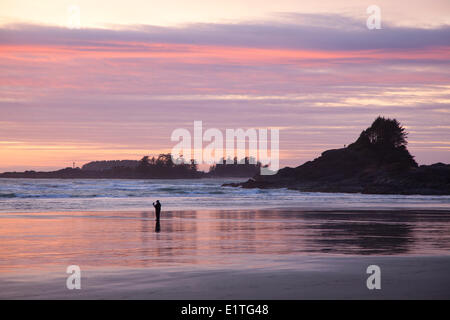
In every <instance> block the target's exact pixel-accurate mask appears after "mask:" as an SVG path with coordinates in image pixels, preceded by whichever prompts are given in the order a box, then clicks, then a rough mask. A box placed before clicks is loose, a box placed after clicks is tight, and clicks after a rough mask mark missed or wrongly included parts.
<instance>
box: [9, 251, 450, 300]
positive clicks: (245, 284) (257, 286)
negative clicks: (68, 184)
mask: <svg viewBox="0 0 450 320" xmlns="http://www.w3.org/2000/svg"><path fill="white" fill-rule="evenodd" d="M289 260H291V261H288V262H289V263H287V264H286V265H289V266H291V265H292V262H293V261H292V259H289ZM297 260H298V263H299V267H298V270H295V269H293V268H292V267H286V268H285V269H284V268H282V267H279V268H277V269H273V270H270V269H267V268H260V269H253V270H252V269H244V270H239V269H229V268H223V269H221V268H220V267H217V266H216V267H209V268H201V267H196V268H185V270H182V269H180V268H167V269H164V270H162V269H124V270H114V271H112V270H108V271H99V270H91V271H86V272H83V273H82V278H81V289H80V290H68V289H67V288H66V276H65V275H64V276H63V275H62V274H63V273H62V272H61V276H55V275H54V274H53V275H48V274H40V276H39V277H37V276H36V275H28V276H23V275H21V276H19V277H15V276H14V275H9V276H4V275H3V276H1V277H0V288H1V291H0V299H295V300H296V299H449V298H450V275H449V270H450V256H441V257H427V256H420V257H419V256H417V257H416V256H414V257H398V256H390V257H330V258H327V257H302V258H301V259H297ZM373 264H376V265H378V266H379V267H380V268H381V289H380V290H377V289H373V290H369V289H367V286H366V279H367V277H368V276H369V275H368V274H366V268H367V266H369V265H373Z"/></svg>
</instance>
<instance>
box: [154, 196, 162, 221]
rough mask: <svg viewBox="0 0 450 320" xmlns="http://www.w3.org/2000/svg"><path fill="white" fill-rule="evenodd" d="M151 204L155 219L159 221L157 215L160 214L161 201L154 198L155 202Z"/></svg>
mask: <svg viewBox="0 0 450 320" xmlns="http://www.w3.org/2000/svg"><path fill="white" fill-rule="evenodd" d="M153 206H154V207H155V213H156V221H159V216H160V215H161V203H160V202H159V200H156V202H153Z"/></svg>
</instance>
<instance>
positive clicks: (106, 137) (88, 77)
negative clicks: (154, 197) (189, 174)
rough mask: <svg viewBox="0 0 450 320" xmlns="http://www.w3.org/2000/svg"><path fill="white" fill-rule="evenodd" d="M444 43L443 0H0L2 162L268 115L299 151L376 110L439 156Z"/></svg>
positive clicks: (42, 165)
mask: <svg viewBox="0 0 450 320" xmlns="http://www.w3.org/2000/svg"><path fill="white" fill-rule="evenodd" d="M373 4H376V5H378V6H379V8H380V10H381V29H373V30H370V29H368V28H367V26H366V20H367V18H368V17H369V14H367V12H366V9H367V8H368V7H369V6H370V5H373ZM76 13H78V14H79V15H78V17H79V19H77V15H76ZM78 21H79V24H78ZM449 49H450V1H447V0H445V1H440V0H439V1H438V0H429V1H416V0H414V1H413V0H410V1H403V0H398V1H377V2H372V1H370V2H369V1H349V0H345V1H320V3H319V1H294V0H278V1H275V2H267V3H266V2H261V1H253V0H241V1H234V0H227V1H206V0H205V1H203V0H201V1H196V0H190V1H175V0H166V1H163V2H161V1H131V0H128V1H111V0H109V1H103V0H99V1H22V0H15V1H5V0H0V172H2V171H13V170H25V169H34V170H53V169H59V168H63V167H67V166H72V163H73V162H75V163H76V165H77V166H81V165H82V164H84V163H86V162H89V161H93V160H112V159H140V158H141V157H142V156H143V155H147V154H149V155H157V154H159V153H161V152H169V151H170V150H171V149H172V147H173V146H174V145H175V143H174V142H172V141H171V140H170V136H171V133H172V131H173V130H175V129H177V128H186V129H188V130H190V131H191V132H193V122H194V121H197V120H201V121H203V127H204V129H205V130H206V129H208V128H218V129H219V130H221V131H222V132H224V133H225V130H226V129H237V128H243V129H248V128H279V129H280V157H281V159H280V162H281V165H282V166H285V165H289V166H297V165H300V164H302V163H303V162H305V161H308V160H312V159H314V158H316V157H318V156H319V155H320V154H321V152H323V151H325V150H327V149H333V148H341V147H343V146H344V145H347V144H349V143H351V142H353V141H354V140H356V138H357V137H358V136H359V134H360V132H361V131H362V130H363V129H365V128H367V127H368V126H370V124H371V122H372V121H373V120H374V119H375V118H376V117H377V116H379V115H382V116H386V117H390V118H397V119H398V120H399V121H400V122H401V123H402V124H403V125H404V126H405V128H406V129H407V131H408V132H409V144H408V148H409V150H410V152H411V153H412V154H413V155H414V156H415V158H416V160H417V161H418V162H419V164H430V163H435V162H447V163H448V162H450V156H449V155H450V152H449V151H450V50H449Z"/></svg>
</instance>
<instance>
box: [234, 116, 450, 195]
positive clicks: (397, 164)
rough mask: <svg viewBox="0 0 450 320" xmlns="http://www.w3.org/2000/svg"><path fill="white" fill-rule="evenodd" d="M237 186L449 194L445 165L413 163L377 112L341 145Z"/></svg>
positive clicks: (399, 131) (396, 130) (402, 139)
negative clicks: (352, 138) (351, 139)
mask: <svg viewBox="0 0 450 320" xmlns="http://www.w3.org/2000/svg"><path fill="white" fill-rule="evenodd" d="M225 186H234V187H237V186H240V187H243V188H262V189H266V188H289V189H294V190H300V191H314V192H350V193H355V192H360V193H368V194H424V195H450V165H448V164H443V163H437V164H433V165H429V166H425V165H423V166H420V167H419V166H418V165H417V163H416V162H415V161H414V158H413V157H412V156H411V155H410V153H409V151H408V150H407V148H406V133H405V132H404V130H403V128H402V127H401V126H400V124H399V123H398V122H397V121H396V120H391V119H384V118H378V119H377V120H375V122H374V123H373V124H372V126H371V127H370V128H368V129H367V130H364V131H363V132H362V133H361V135H360V137H359V138H358V140H357V141H355V142H354V143H352V144H351V145H349V146H348V147H347V148H342V149H334V150H328V151H325V152H323V153H322V155H321V156H320V157H318V158H316V159H314V160H313V161H308V162H306V163H304V164H303V165H301V166H298V167H296V168H289V167H286V168H283V169H280V170H279V171H278V173H277V174H275V175H272V176H261V175H256V176H254V177H253V178H252V179H249V180H248V181H247V182H244V183H237V184H236V183H235V184H226V185H225Z"/></svg>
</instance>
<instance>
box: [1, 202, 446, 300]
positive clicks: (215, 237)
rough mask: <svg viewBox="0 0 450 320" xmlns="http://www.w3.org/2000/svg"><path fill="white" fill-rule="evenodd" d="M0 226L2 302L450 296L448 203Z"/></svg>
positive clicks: (133, 214)
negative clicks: (376, 282)
mask: <svg viewBox="0 0 450 320" xmlns="http://www.w3.org/2000/svg"><path fill="white" fill-rule="evenodd" d="M0 235H1V238H2V246H1V247H0V257H1V258H2V259H1V260H0V287H1V288H2V290H0V298H1V299H7V298H19V299H20V298H30V299H47V298H57V299H102V298H104V299H109V298H120V299H121V298H124V299H131V298H134V299H318V298H324V299H359V298H361V299H372V298H373V299H378V298H388V299H390V298H398V299H413V298H425V299H426V298H435V299H436V298H443V299H448V298H450V289H449V288H450V281H449V276H448V270H450V255H448V252H450V250H449V249H450V212H449V211H445V210H430V211H426V210H365V211H361V210H359V211H358V210H340V211H336V210H322V211H308V210H296V209H270V210H197V211H193V210H190V211H187V210H186V211H171V212H163V218H162V220H161V223H160V225H159V226H157V225H156V223H155V221H154V212H153V211H151V210H149V211H108V212H47V213H30V212H28V213H2V214H1V215H0ZM69 265H78V266H80V269H81V274H82V277H81V286H82V289H81V290H68V289H67V288H66V279H67V277H68V276H69V275H68V274H66V268H67V266H69ZM369 265H378V266H379V267H380V268H381V285H382V288H381V290H368V289H367V286H366V280H367V278H368V276H369V275H368V274H367V273H366V269H367V267H368V266H369Z"/></svg>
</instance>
